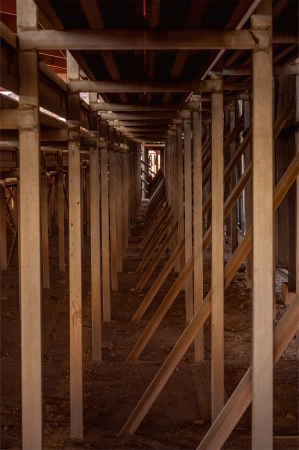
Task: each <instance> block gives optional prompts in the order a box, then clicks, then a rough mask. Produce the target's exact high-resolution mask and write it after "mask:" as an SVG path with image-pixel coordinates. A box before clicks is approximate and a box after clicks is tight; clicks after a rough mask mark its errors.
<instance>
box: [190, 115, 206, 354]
mask: <svg viewBox="0 0 299 450" xmlns="http://www.w3.org/2000/svg"><path fill="white" fill-rule="evenodd" d="M192 119H193V203H194V206H193V208H194V313H195V312H196V311H197V310H198V308H199V307H200V306H201V304H202V302H203V238H202V223H203V222H202V140H201V139H202V130H201V112H200V113H199V112H195V111H194V112H193V113H192ZM194 360H195V362H199V363H202V362H203V360H204V337H203V328H201V330H200V331H199V333H198V335H197V336H196V338H195V340H194Z"/></svg>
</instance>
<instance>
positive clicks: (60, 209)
mask: <svg viewBox="0 0 299 450" xmlns="http://www.w3.org/2000/svg"><path fill="white" fill-rule="evenodd" d="M58 165H59V167H60V170H59V172H58V174H57V178H58V183H57V187H58V192H57V200H58V205H57V206H58V233H59V270H60V271H62V272H64V271H65V256H64V192H63V185H64V175H63V164H62V152H58Z"/></svg>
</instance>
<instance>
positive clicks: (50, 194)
mask: <svg viewBox="0 0 299 450" xmlns="http://www.w3.org/2000/svg"><path fill="white" fill-rule="evenodd" d="M48 184H49V186H48V187H49V192H48V227H49V233H50V236H51V232H52V215H53V196H54V192H53V190H54V188H53V177H50V179H49V183H48Z"/></svg>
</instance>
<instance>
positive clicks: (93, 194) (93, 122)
mask: <svg viewBox="0 0 299 450" xmlns="http://www.w3.org/2000/svg"><path fill="white" fill-rule="evenodd" d="M89 104H90V105H91V104H97V94H95V93H91V94H89ZM89 127H90V130H93V131H97V132H98V115H97V113H96V112H90V114H89ZM89 167H90V171H89V175H90V179H89V185H90V189H89V194H90V201H89V204H90V238H91V239H90V240H91V243H92V245H91V308H92V360H93V361H101V360H102V330H101V328H102V307H101V239H100V228H101V227H100V177H99V149H98V147H97V146H92V147H91V148H90V159H89Z"/></svg>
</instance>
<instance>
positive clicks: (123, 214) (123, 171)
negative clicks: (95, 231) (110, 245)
mask: <svg viewBox="0 0 299 450" xmlns="http://www.w3.org/2000/svg"><path fill="white" fill-rule="evenodd" d="M125 159H126V155H125V150H123V151H122V153H121V161H120V164H121V205H122V207H121V233H122V259H125V258H126V247H127V244H126V235H127V219H126V195H127V193H126V167H125V166H126V163H125Z"/></svg>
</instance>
